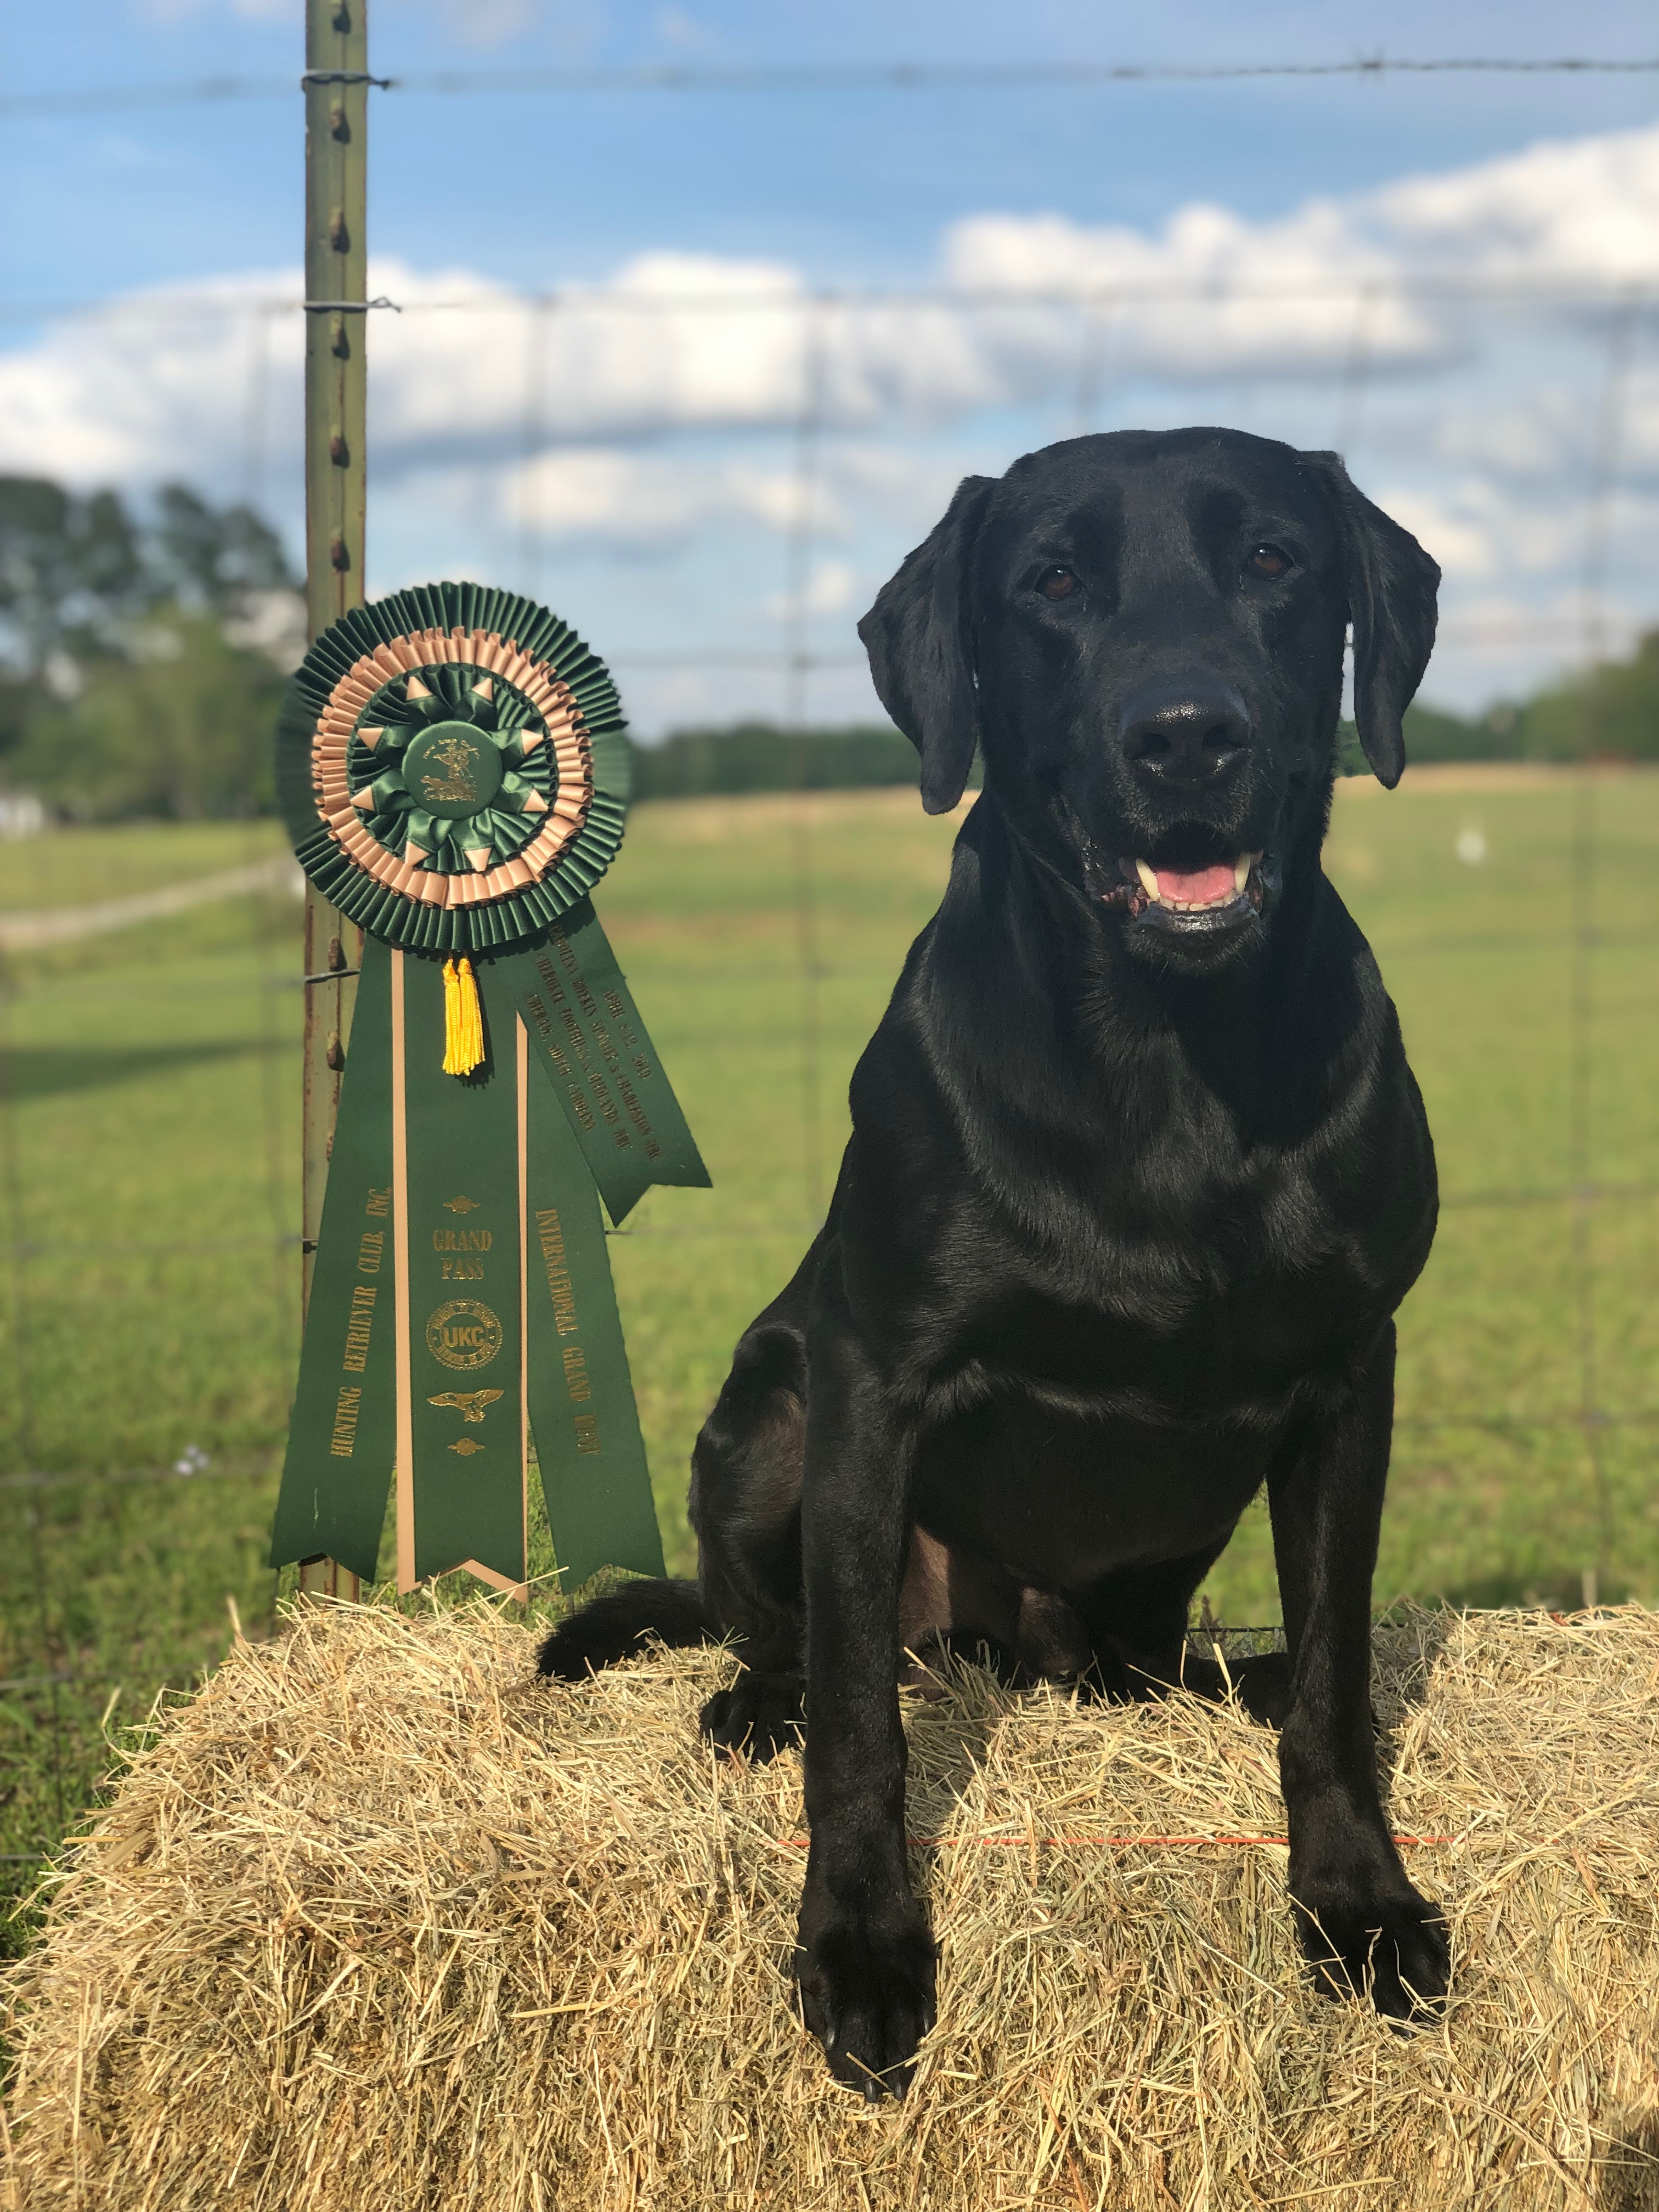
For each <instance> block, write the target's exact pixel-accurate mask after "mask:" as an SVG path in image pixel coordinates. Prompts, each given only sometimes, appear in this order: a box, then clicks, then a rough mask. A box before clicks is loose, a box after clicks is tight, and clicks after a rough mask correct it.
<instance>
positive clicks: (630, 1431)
mask: <svg viewBox="0 0 1659 2212" xmlns="http://www.w3.org/2000/svg"><path fill="white" fill-rule="evenodd" d="M528 1107H529V1113H528V1126H529V1177H528V1193H529V1195H528V1218H527V1220H526V1243H527V1255H526V1257H527V1268H526V1274H527V1299H526V1353H527V1355H528V1357H527V1364H526V1372H527V1376H528V1386H529V1402H530V1420H531V1426H532V1429H533V1431H534V1432H535V1437H536V1455H537V1458H538V1462H539V1463H540V1467H541V1475H542V1494H543V1496H544V1499H545V1500H546V1504H547V1517H548V1522H549V1524H550V1527H551V1529H552V1532H553V1550H554V1556H555V1557H556V1559H557V1561H558V1565H559V1572H560V1579H561V1586H562V1589H564V1590H565V1591H566V1592H567V1593H568V1592H569V1591H571V1590H573V1589H580V1586H581V1584H582V1583H585V1582H586V1580H587V1579H588V1577H590V1576H591V1575H592V1574H594V1573H595V1572H597V1571H598V1570H599V1568H600V1567H623V1568H627V1569H629V1570H631V1571H633V1572H635V1573H636V1574H642V1575H660V1574H661V1573H662V1572H663V1571H664V1567H663V1554H662V1535H661V1532H660V1530H659V1528H658V1526H657V1509H656V1505H655V1504H654V1502H653V1498H652V1495H651V1476H650V1471H649V1468H648V1467H647V1463H646V1456H645V1443H644V1439H643V1438H642V1437H641V1434H640V1421H639V1413H638V1411H637V1408H636V1407H635V1402H634V1385H633V1382H632V1378H631V1377H630V1376H629V1368H628V1351H627V1347H626V1346H625V1345H624V1343H623V1331H622V1322H621V1318H620V1316H618V1314H617V1292H616V1287H615V1285H614V1284H613V1283H612V1281H611V1255H610V1254H609V1252H608V1251H607V1249H606V1247H605V1223H604V1220H603V1218H601V1216H600V1212H599V1198H598V1195H597V1194H596V1193H595V1191H594V1188H593V1177H592V1173H591V1171H590V1170H589V1167H588V1164H587V1161H586V1158H585V1156H584V1153H583V1151H582V1147H581V1146H580V1144H579V1143H578V1141H577V1139H576V1137H575V1136H574V1133H573V1131H572V1128H571V1125H570V1123H569V1122H568V1121H567V1120H566V1118H565V1115H563V1114H562V1112H561V1111H560V1108H559V1105H558V1103H556V1101H555V1099H554V1097H553V1095H552V1094H551V1093H550V1091H549V1089H548V1086H547V1085H545V1084H544V1083H540V1082H537V1081H535V1080H534V1079H532V1081H531V1082H530V1085H529V1098H528Z"/></svg>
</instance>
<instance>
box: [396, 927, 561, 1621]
mask: <svg viewBox="0 0 1659 2212" xmlns="http://www.w3.org/2000/svg"><path fill="white" fill-rule="evenodd" d="M459 965H460V966H465V963H459ZM398 969H399V975H400V988H401V992H402V999H401V1012H402V1021H401V1030H400V1041H401V1044H402V1050H401V1052H400V1053H398V1054H395V1055H394V1064H393V1076H392V1079H393V1082H394V1084H395V1085H397V1093H398V1096H397V1105H398V1111H399V1116H400V1120H401V1124H402V1127H403V1129H404V1180H403V1183H402V1187H401V1188H400V1189H399V1190H398V1206H399V1208H400V1218H402V1219H404V1220H406V1221H407V1223H408V1225H409V1234H408V1253H407V1258H406V1262H405V1264H404V1267H403V1269H402V1271H401V1273H400V1306H401V1309H402V1310H401V1312H400V1320H401V1322H402V1334H403V1337H404V1343H405V1345H406V1347H407V1350H406V1355H405V1360H404V1376H403V1377H400V1380H399V1392H400V1396H401V1398H402V1403H401V1405H400V1407H399V1413H400V1417H401V1421H402V1425H403V1434H404V1452H405V1455H406V1459H407V1480H406V1481H405V1482H404V1486H403V1492H404V1496H405V1497H406V1498H407V1501H408V1505H409V1510H410V1516H411V1518H412V1521H413V1528H412V1531H411V1542H410V1543H405V1544H404V1546H403V1547H402V1549H403V1551H404V1555H405V1558H406V1559H412V1579H413V1581H415V1582H424V1581H425V1580H426V1579H427V1577H428V1576H431V1575H441V1574H447V1572H448V1571H450V1569H451V1568H453V1567H471V1568H474V1569H477V1568H479V1567H482V1568H484V1569H486V1570H488V1575H489V1577H493V1578H495V1580H496V1581H497V1582H499V1583H502V1584H506V1585H507V1586H510V1587H513V1588H517V1587H518V1586H520V1584H522V1583H523V1581H524V1577H525V1525H524V1511H525V1508H524V1495H525V1431H524V1397H523V1389H522V1379H521V1378H522V1375H523V1326H522V1302H523V1271H522V1264H521V1242H520V1240H521V1236H522V1225H523V1188H522V1177H521V1176H520V1149H521V1142H522V1139H521V1136H520V1091H523V1090H525V1089H527V1087H528V1085H527V1081H526V1082H525V1083H521V1082H520V1077H519V1069H518V1065H517V1060H516V1055H515V1053H514V1043H515V1041H516V1032H517V1029H518V1024H516V1022H515V1023H511V1024H506V1023H504V1024H501V1031H500V1032H499V1034H501V1035H502V1036H504V1039H505V1042H504V1043H503V1044H502V1046H501V1053H500V1057H499V1058H498V1057H497V1056H496V1055H495V1054H491V1055H490V1056H489V1057H487V1058H484V1059H483V1060H481V1063H480V1065H479V1066H477V1070H476V1071H475V1073H473V1074H472V1075H471V1076H470V1077H468V1078H467V1079H465V1080H464V1081H460V1082H458V1081H457V1080H456V1079H455V1078H454V1077H453V1075H446V1074H445V1073H443V1056H442V1050H441V1048H442V1045H443V1042H444V1040H445V1038H446V1037H447V1036H449V1035H450V1034H451V1027H452V1025H451V1023H450V1019H449V1014H450V1009H451V1006H452V1005H453V996H452V994H453V991H454V988H455V981H456V976H455V969H454V963H452V967H451V971H450V972H449V973H448V974H447V972H446V970H445V969H442V968H441V967H440V966H439V964H438V963H437V962H436V961H435V960H416V959H413V958H410V957H408V956H406V955H403V954H399V955H398ZM466 987H470V978H468V979H467V986H466ZM464 991H465V987H464ZM463 1012H465V1010H463ZM463 1026H464V1028H465V1021H464V1024H463ZM526 1077H527V1071H526Z"/></svg>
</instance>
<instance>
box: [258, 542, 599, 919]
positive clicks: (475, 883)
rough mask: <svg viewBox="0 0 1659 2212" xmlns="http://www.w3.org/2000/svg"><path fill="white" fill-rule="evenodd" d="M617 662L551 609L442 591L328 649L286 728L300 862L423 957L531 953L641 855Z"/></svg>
mask: <svg viewBox="0 0 1659 2212" xmlns="http://www.w3.org/2000/svg"><path fill="white" fill-rule="evenodd" d="M622 732H623V720H622V710H621V707H620V704H619V702H618V701H617V690H616V686H615V685H614V684H612V682H611V678H610V675H609V673H608V671H606V669H605V665H604V663H603V662H602V661H600V660H599V659H596V658H595V656H594V655H593V654H592V653H590V652H589V651H588V649H587V647H586V646H585V645H584V644H583V643H582V641H581V640H580V638H579V637H577V636H576V635H575V634H574V632H573V631H572V630H571V629H568V627H567V625H566V624H565V623H562V622H560V621H559V620H558V618H557V617H556V616H554V615H551V614H550V613H549V612H548V611H547V610H546V609H545V608H544V607H538V606H537V605H535V604H534V603H533V602H532V601H531V600H529V599H520V598H518V597H517V596H516V595H515V594H513V593H512V592H496V591H491V590H489V589H486V588H485V587H484V586H482V585H477V584H428V585H425V586H419V587H417V588H416V589H413V590H410V591H404V592H393V593H392V595H391V597H390V598H388V599H378V600H376V601H375V602H374V605H370V606H363V607H359V608H357V609H356V610H355V611H353V612H352V613H350V614H348V615H346V616H344V617H342V619H341V620H340V621H339V622H337V623H335V624H334V626H333V628H332V629H329V630H327V631H325V633H324V635H322V636H321V637H319V639H318V640H317V641H316V643H315V644H314V645H313V647H312V648H311V650H310V651H309V652H308V653H307V655H306V657H305V659H304V660H303V661H302V662H301V664H300V667H299V670H298V671H297V673H296V674H295V678H294V679H293V681H292V683H291V684H290V685H289V693H288V696H287V699H286V701H285V702H284V705H283V714H282V720H281V721H280V723H279V725H278V729H277V768H276V781H277V797H278V800H279V803H280V804H281V806H282V810H283V816H284V818H285V819H286V821H287V823H288V828H289V835H290V836H292V838H293V840H294V849H295V854H296V856H297V857H298V860H299V862H300V865H301V867H302V868H303V869H304V870H305V872H306V873H307V875H308V876H309V877H310V878H311V880H312V881H313V883H314V884H316V886H317V888H318V890H319V891H321V892H322V893H323V895H324V896H325V898H327V899H328V900H329V901H330V902H331V904H332V905H334V906H337V907H338V908H339V909H340V911H341V913H342V914H343V915H347V916H349V919H350V920H351V921H355V922H356V924H357V926H358V927H359V928H361V929H364V930H367V931H368V932H369V933H370V934H371V935H373V936H374V937H377V938H379V939H380V940H381V941H382V942H383V943H385V944H387V945H398V946H400V947H402V948H403V949H404V951H411V952H441V953H448V954H471V955H472V956H473V957H477V956H478V955H480V954H485V953H489V952H492V951H504V950H506V949H507V948H509V947H512V946H514V945H524V944H526V943H528V942H529V941H530V940H531V939H532V938H534V937H535V935H536V934H537V933H538V931H539V930H542V929H544V928H545V927H546V926H547V925H548V924H549V923H550V922H553V921H557V920H558V918H559V917H560V915H563V914H566V913H568V911H569V909H570V908H571V907H573V906H574V904H575V903H576V902H577V901H578V900H580V899H581V898H584V897H585V896H586V894H587V893H588V892H589V891H591V890H592V888H593V886H594V884H597V883H598V882H599V878H600V877H601V876H602V875H603V874H604V873H605V870H606V869H607V868H608V867H609V866H610V865H611V860H613V859H614V857H615V855H616V852H617V847H618V846H619V845H620V844H621V842H622V835H623V819H624V817H625V815H626V812H627V807H628V787H629V766H628V749H627V745H626V743H625V741H624V739H623V734H622Z"/></svg>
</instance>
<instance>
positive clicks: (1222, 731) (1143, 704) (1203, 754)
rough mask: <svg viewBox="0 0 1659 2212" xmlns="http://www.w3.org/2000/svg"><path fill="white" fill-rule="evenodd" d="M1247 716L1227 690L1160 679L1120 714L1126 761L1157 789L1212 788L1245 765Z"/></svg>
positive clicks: (1200, 680)
mask: <svg viewBox="0 0 1659 2212" xmlns="http://www.w3.org/2000/svg"><path fill="white" fill-rule="evenodd" d="M1250 731H1251V723H1250V714H1249V708H1247V707H1246V706H1245V704H1244V702H1243V699H1241V698H1240V696H1238V694H1237V691H1235V690H1233V688H1232V686H1231V684H1223V683H1220V682H1219V681H1218V679H1217V678H1214V677H1212V676H1202V675H1200V676H1161V677H1158V678H1154V680H1153V681H1152V683H1150V684H1142V686H1141V687H1140V689H1139V691H1137V692H1136V693H1135V695H1134V696H1133V698H1132V699H1131V700H1130V701H1129V702H1128V704H1127V706H1126V707H1125V708H1124V709H1123V720H1122V725H1121V733H1122V742H1123V752H1124V757H1125V758H1126V759H1127V760H1130V761H1133V763H1134V765H1135V766H1136V767H1137V768H1138V769H1139V770H1140V771H1141V773H1142V774H1143V775H1148V776H1152V777H1155V778H1156V779H1157V781H1158V782H1159V783H1160V784H1177V783H1180V784H1213V783H1216V782H1218V781H1220V780H1221V779H1222V778H1224V777H1225V776H1226V775H1229V774H1230V773H1231V772H1234V771H1236V770H1237V769H1238V768H1239V767H1240V766H1241V765H1242V763H1243V760H1244V757H1245V753H1246V751H1247V750H1248V748H1249V742H1250Z"/></svg>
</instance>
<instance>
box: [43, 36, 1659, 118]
mask: <svg viewBox="0 0 1659 2212" xmlns="http://www.w3.org/2000/svg"><path fill="white" fill-rule="evenodd" d="M1656 71H1659V57H1653V56H1649V55H1641V54H1638V55H1629V56H1623V55H1598V54H1559V55H1540V56H1538V57H1536V58H1527V57H1523V56H1516V55H1505V54H1462V55H1457V54H1448V55H1444V56H1431V57H1416V56H1412V57H1408V56H1405V55H1401V56H1398V57H1396V56H1394V55H1390V54H1387V53H1382V52H1378V53H1374V54H1358V55H1353V56H1351V57H1349V58H1346V59H1345V60H1340V61H1322V62H1290V61H1287V62H1104V61H1086V60H1079V61H1030V60H1011V61H1006V62H954V63H952V62H902V61H899V62H761V63H752V64H743V63H699V62H654V63H647V64H643V65H641V66H638V67H633V68H627V67H622V68H597V69H536V68H529V69H514V70H402V71H400V72H399V73H398V75H396V76H389V77H370V78H368V80H367V82H368V83H370V84H371V85H372V86H373V87H374V88H375V89H376V90H377V91H381V92H402V93H413V94H417V95H436V96H437V97H440V98H443V99H467V98H477V97H485V98H490V97H501V96H505V95H518V96H520V97H534V96H538V95H544V94H590V95H598V96H600V97H610V96H612V95H614V94H627V93H659V94H660V93H714V94H734V93H781V92H782V93H789V92H793V93H826V92H993V93H1007V92H1011V91H1020V92H1035V91H1052V92H1087V91H1095V90H1099V89H1101V88H1104V87H1108V86H1111V85H1139V84H1146V85H1157V84H1170V85H1192V84H1228V83H1232V84H1248V83H1261V82H1268V81H1272V80H1273V79H1285V80H1288V81H1291V82H1294V81H1296V80H1297V79H1304V80H1310V81H1313V82H1324V81H1328V79H1330V78H1333V77H1338V78H1340V77H1349V78H1354V79H1358V80H1360V81H1364V82H1378V81H1380V80H1382V79H1383V78H1385V77H1390V76H1406V77H1425V76H1521V77H1532V76H1651V75H1652V74H1654V73H1655V72H1656ZM360 81H361V80H360ZM304 82H305V80H304V79H303V78H297V79H296V78H294V77H289V76H204V77H189V78H184V79H177V80H174V81H172V82H160V83H154V84H116V85H65V86H60V87H56V88H53V87H42V88H40V89H39V90H37V91H33V92H15V93H7V94H4V95H3V96H0V116H5V117H15V116H21V117H25V118H28V117H33V116H41V117H47V116H56V115H94V114H100V113H107V112H118V111H124V110H131V109H134V108H146V107H185V106H226V105H230V104H234V103H238V102H241V101H245V100H283V99H289V98H291V97H292V96H293V94H295V91H296V90H300V89H302V88H303V86H304Z"/></svg>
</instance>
